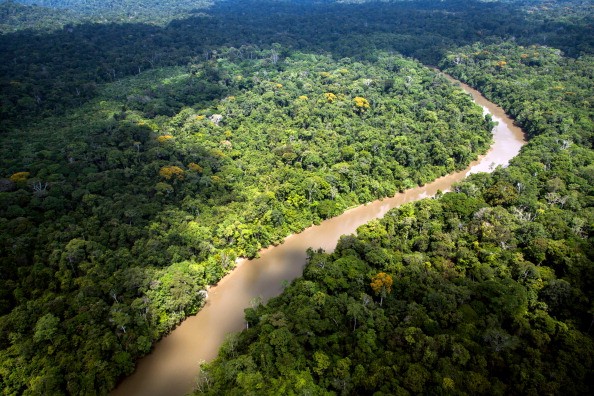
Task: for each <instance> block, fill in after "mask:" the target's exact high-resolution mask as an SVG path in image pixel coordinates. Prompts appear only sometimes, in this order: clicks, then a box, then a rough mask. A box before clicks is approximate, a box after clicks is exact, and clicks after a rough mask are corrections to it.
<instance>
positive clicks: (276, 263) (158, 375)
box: [111, 78, 525, 396]
mask: <svg viewBox="0 0 594 396" xmlns="http://www.w3.org/2000/svg"><path fill="white" fill-rule="evenodd" d="M450 80H451V81H454V82H457V81H455V80H453V79H451V78H450ZM460 86H461V87H462V88H463V89H464V90H465V91H466V92H468V93H470V94H471V95H472V97H473V99H474V101H475V102H476V103H478V104H479V105H481V106H482V107H483V109H484V112H485V113H490V114H491V115H492V117H493V120H494V121H496V122H497V123H498V125H497V126H496V127H495V128H494V130H493V140H494V143H493V145H492V146H491V149H490V150H489V152H487V154H485V155H484V156H482V157H480V158H479V160H477V161H475V162H473V163H471V164H470V166H469V167H468V168H467V169H465V170H464V171H461V172H457V173H454V174H449V175H447V176H444V177H441V178H439V179H437V180H435V181H433V182H432V183H429V184H427V185H425V186H423V187H417V188H413V189H410V190H407V191H406V192H404V193H400V194H397V195H396V196H394V197H392V198H386V199H383V200H378V201H374V202H371V203H368V204H366V205H362V206H358V207H356V208H353V209H350V210H348V211H347V212H345V213H343V214H342V215H340V216H337V217H334V218H332V219H329V220H326V221H324V222H322V223H321V224H320V225H317V226H312V227H310V228H308V229H306V230H304V231H303V232H301V233H299V234H296V235H291V236H289V237H287V238H286V240H285V242H284V243H283V244H282V245H279V246H275V247H270V248H267V249H264V250H263V251H261V252H260V258H258V259H255V260H242V261H241V262H239V263H238V266H237V268H236V269H235V270H234V271H233V272H232V273H230V274H229V275H227V276H226V277H225V278H223V279H222V280H221V281H220V282H219V284H218V285H217V286H216V287H212V288H211V289H210V291H209V296H208V299H207V303H206V305H205V306H204V307H203V308H202V310H201V311H200V312H198V314H196V315H195V316H191V317H189V318H187V319H186V320H185V321H184V322H183V323H181V324H180V325H179V326H178V327H177V328H176V329H175V330H174V331H172V332H171V333H170V334H169V335H167V336H166V337H164V338H163V339H162V340H161V341H159V342H158V343H157V344H156V345H155V348H154V349H153V351H152V352H151V353H150V354H149V355H147V356H145V357H144V358H142V359H140V361H139V362H138V364H137V367H136V371H134V373H133V374H132V375H130V376H129V377H128V378H126V379H125V380H124V381H123V382H122V383H121V384H120V385H119V386H118V387H117V388H116V389H115V390H114V391H113V392H112V393H111V395H112V396H134V395H139V396H140V395H142V396H164V395H167V396H169V395H172V396H176V395H185V394H187V393H189V392H190V391H191V390H192V388H193V385H194V379H195V378H196V376H197V374H198V372H199V364H200V362H202V361H210V360H212V359H214V358H215V357H216V354H217V351H218V348H219V346H220V345H221V343H222V342H223V340H224V339H225V336H226V335H227V334H229V333H232V332H236V331H239V330H241V329H242V328H243V327H245V321H244V317H243V310H244V309H245V308H246V307H248V306H249V303H250V301H251V300H252V299H253V298H255V297H261V298H262V299H263V300H264V301H266V300H268V299H269V298H271V297H273V296H276V295H278V294H280V293H281V291H282V285H283V282H284V281H286V280H292V279H295V278H297V277H299V276H301V274H302V272H303V267H304V265H305V251H306V249H307V248H309V247H312V248H314V249H317V248H322V249H324V250H326V251H332V250H333V249H334V247H335V246H336V243H337V242H338V239H339V238H340V236H341V235H344V234H351V233H354V232H355V231H356V229H357V227H359V226H360V225H362V224H365V223H367V222H368V221H370V220H372V219H376V218H381V217H383V216H384V215H385V214H386V212H387V211H388V210H390V209H392V208H394V207H396V206H399V205H402V204H404V203H407V202H411V201H417V200H420V199H423V198H427V197H431V196H433V195H435V194H436V193H437V191H438V190H441V191H443V192H446V191H448V190H449V189H450V187H451V186H452V184H453V183H455V182H458V181H460V180H462V179H464V178H465V177H466V176H468V175H469V174H471V173H476V172H489V171H491V170H493V169H494V167H495V166H498V165H503V166H505V165H507V164H508V162H509V160H510V159H512V158H513V157H515V156H516V155H517V154H518V153H519V151H520V148H521V147H522V146H523V145H524V144H525V140H524V135H523V133H522V131H521V130H520V128H518V127H516V126H514V125H513V122H512V120H511V119H510V118H509V117H507V115H506V114H505V113H504V112H503V110H502V109H501V108H500V107H498V106H497V105H495V104H493V103H491V102H489V101H488V100H487V99H485V98H484V97H483V96H482V95H481V94H480V93H479V92H478V91H476V90H474V89H472V88H470V87H468V86H467V85H465V84H461V83H460Z"/></svg>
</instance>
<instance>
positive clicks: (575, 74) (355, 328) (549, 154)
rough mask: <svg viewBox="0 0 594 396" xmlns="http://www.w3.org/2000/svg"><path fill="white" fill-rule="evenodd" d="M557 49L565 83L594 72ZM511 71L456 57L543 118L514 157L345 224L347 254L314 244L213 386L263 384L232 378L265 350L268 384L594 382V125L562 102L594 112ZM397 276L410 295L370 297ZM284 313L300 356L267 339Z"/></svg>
mask: <svg viewBox="0 0 594 396" xmlns="http://www.w3.org/2000/svg"><path fill="white" fill-rule="evenodd" d="M497 48H499V49H498V51H505V53H506V54H507V55H508V58H507V59H508V62H507V63H506V65H504V66H505V67H506V68H507V67H509V68H512V67H514V62H513V61H509V59H510V56H509V53H510V52H511V53H514V52H515V51H522V50H523V49H522V48H520V47H514V46H511V45H507V46H501V47H489V52H491V50H492V51H493V52H494V53H491V54H489V56H493V57H494V58H495V59H498V58H499V59H500V57H501V54H500V53H496V52H495V50H496V49H497ZM462 51H463V50H461V52H462ZM544 51H545V52H546V53H548V54H552V53H554V50H549V49H545V50H544ZM545 59H547V58H546V57H545ZM450 61H451V58H448V59H447V60H444V64H449V63H448V62H450ZM549 61H550V59H549ZM490 62H492V61H490ZM553 62H554V63H549V64H548V68H549V70H557V72H555V73H553V74H552V75H551V76H550V77H549V78H551V79H552V80H553V82H552V83H553V84H555V83H556V82H555V80H556V79H559V80H562V81H563V83H564V84H566V86H572V87H579V86H580V84H581V82H580V81H581V77H580V76H581V75H589V74H588V73H590V72H589V70H590V69H591V62H583V63H582V62H573V61H569V60H566V59H563V58H558V57H557V58H555V59H553ZM503 69H504V68H503V67H501V66H497V65H496V64H493V67H492V68H488V67H485V64H484V63H482V62H476V61H474V62H470V61H468V62H466V63H464V66H460V64H458V65H456V66H453V67H452V71H453V72H459V74H460V75H461V74H462V70H463V72H464V75H466V76H473V77H472V78H473V79H470V78H469V80H470V81H471V82H474V81H490V82H488V83H485V84H486V85H484V86H480V87H479V88H484V89H485V90H486V91H487V92H489V90H491V91H490V95H492V96H493V97H494V98H501V101H502V102H503V103H502V104H503V105H505V106H508V107H509V111H511V112H523V114H524V115H525V121H523V122H525V123H526V124H527V125H533V126H534V129H533V130H532V133H531V135H532V137H533V138H532V140H531V141H530V143H529V144H528V145H527V146H526V147H525V148H524V149H523V150H522V153H521V154H520V155H519V156H518V157H517V158H516V159H514V160H513V161H512V164H511V165H510V166H509V167H508V168H499V169H497V170H495V172H494V173H493V174H492V175H486V174H479V175H473V176H471V177H470V178H469V179H467V180H466V181H463V182H461V183H459V184H458V185H456V186H455V188H454V192H452V193H447V194H445V195H443V196H442V197H441V198H440V199H435V200H425V201H420V202H417V203H414V204H407V205H404V206H402V207H400V208H398V209H394V210H392V211H390V212H389V213H388V214H387V215H386V216H385V217H384V218H383V219H382V220H381V221H377V220H375V221H372V222H371V223H369V224H367V225H365V226H362V227H360V228H359V230H358V232H357V237H354V236H350V237H343V238H342V239H341V241H340V243H339V244H338V246H337V247H336V250H335V252H334V253H332V254H326V253H323V252H312V251H310V252H309V258H308V264H307V266H306V268H305V270H304V275H303V278H302V279H299V280H296V281H295V282H293V284H292V285H291V286H290V287H288V288H287V289H285V291H284V292H283V294H282V295H281V296H280V297H277V298H275V299H273V300H271V301H270V302H269V303H268V305H267V306H260V307H258V309H256V310H254V311H252V312H250V318H251V321H252V322H253V323H254V324H255V325H254V326H250V328H249V329H248V330H246V331H243V332H242V333H240V334H239V336H238V338H237V339H236V340H237V345H236V348H235V354H234V356H228V355H222V356H220V357H219V358H217V359H216V360H215V361H213V362H212V363H210V364H208V365H206V366H205V367H204V369H205V375H207V376H208V377H209V381H210V382H209V386H208V387H205V388H202V389H200V392H199V393H204V394H213V395H214V394H227V393H230V392H234V391H241V392H242V393H246V392H247V393H249V392H250V391H253V389H254V388H250V387H245V386H243V385H241V384H239V383H238V381H237V380H236V379H235V378H234V377H232V376H231V377H229V376H225V373H226V372H227V370H228V369H229V367H233V366H235V365H236V363H235V362H236V361H238V360H242V359H251V361H252V362H253V364H252V365H250V366H246V367H244V368H243V370H242V373H243V374H244V375H249V374H250V373H258V375H259V378H261V381H260V382H259V384H258V389H262V390H264V391H265V392H266V391H271V390H272V389H274V388H273V386H274V384H275V383H276V381H277V380H278V379H280V378H282V376H283V372H286V371H287V370H288V371H291V370H301V371H307V372H310V373H313V378H314V384H315V385H316V386H319V387H320V388H321V389H323V390H325V391H327V392H332V393H334V394H338V393H340V394H380V393H381V394H406V393H417V394H419V393H422V394H433V393H436V394H441V393H460V394H477V393H482V394H528V393H534V394H543V393H559V392H567V393H569V394H589V393H591V392H592V388H593V386H594V384H593V383H592V378H591V375H590V374H591V372H592V369H593V367H594V361H593V359H592V356H594V341H593V340H592V336H591V334H590V333H591V327H592V301H594V293H593V290H594V289H593V287H592V286H593V282H594V270H593V269H594V266H593V264H594V262H593V259H594V257H592V229H591V227H588V226H587V224H590V225H591V224H594V223H593V221H594V207H593V204H594V201H593V200H592V194H593V191H592V178H591V173H592V172H591V169H592V166H593V164H594V151H593V150H592V148H591V138H590V136H591V133H592V128H584V129H578V128H575V129H571V127H570V128H569V129H567V130H565V131H559V130H558V129H557V127H555V120H556V118H555V117H557V116H558V114H559V113H563V114H571V115H573V116H574V117H575V116H577V117H580V114H583V116H585V117H587V119H588V121H586V122H590V120H591V109H586V108H583V107H582V106H581V105H580V104H577V105H576V104H575V103H573V104H572V102H571V101H569V102H567V101H562V100H561V101H557V102H555V105H554V106H553V105H549V104H548V103H547V102H546V100H554V98H550V96H547V92H548V89H549V85H543V86H541V87H540V88H539V89H533V90H532V91H531V92H529V93H524V91H523V90H522V89H519V88H518V89H517V90H515V91H512V93H511V94H509V93H508V91H506V89H507V88H508V87H514V86H522V82H523V81H526V79H529V78H531V77H532V76H533V73H534V72H533V71H531V70H525V69H523V68H516V70H515V71H514V72H513V73H512V74H511V75H510V74H506V75H505V77H504V76H502V75H501V73H504V70H503ZM534 75H536V73H534ZM562 77H563V78H562ZM580 92H582V94H583V95H587V94H588V93H591V86H590V87H585V86H583V87H582V91H580ZM508 95H511V96H512V97H513V95H518V96H519V97H522V96H523V97H524V98H528V97H535V98H540V99H539V100H538V103H541V102H542V101H545V102H544V103H542V105H543V106H547V107H548V106H550V107H548V108H549V109H550V112H551V114H550V116H551V117H552V121H551V120H549V121H548V122H537V123H535V119H537V118H538V117H539V114H538V113H535V112H531V111H525V110H524V106H526V105H530V104H531V103H533V102H531V101H529V100H524V101H520V100H518V101H515V100H512V98H510V97H509V96H508ZM574 106H575V107H574ZM583 116H582V117H583ZM551 123H552V124H553V125H551ZM569 186H571V187H569ZM388 277H390V281H392V280H393V285H392V282H389V283H390V286H392V288H393V289H394V291H395V292H393V293H385V294H384V296H383V297H384V299H383V304H382V301H379V302H375V301H374V300H373V299H372V298H371V297H370V295H372V294H374V293H378V292H381V290H382V286H383V285H384V281H383V280H385V279H387V278H388ZM369 278H372V283H371V284H369V283H367V282H366V281H365V279H369ZM271 317H283V319H284V320H283V329H284V333H283V334H284V335H285V339H286V341H285V343H286V345H291V349H290V351H291V354H292V359H291V360H284V359H282V356H278V355H275V354H274V350H272V349H269V350H268V352H260V351H265V350H266V346H267V345H269V344H270V342H271V338H272V336H273V334H274V331H275V330H274V328H273V327H271V326H267V319H266V318H271ZM328 362H330V363H328ZM279 367H282V370H279V369H278V368H279Z"/></svg>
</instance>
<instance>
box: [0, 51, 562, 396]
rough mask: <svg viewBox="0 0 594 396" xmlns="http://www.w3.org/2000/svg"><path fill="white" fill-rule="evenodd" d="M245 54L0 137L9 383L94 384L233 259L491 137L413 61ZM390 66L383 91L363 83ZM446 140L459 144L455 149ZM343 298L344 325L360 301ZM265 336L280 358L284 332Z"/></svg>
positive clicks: (430, 175)
mask: <svg viewBox="0 0 594 396" xmlns="http://www.w3.org/2000/svg"><path fill="white" fill-rule="evenodd" d="M275 48H276V50H279V49H278V48H277V47H275ZM253 51H255V54H256V55H255V57H254V59H253V60H251V61H250V60H242V59H239V58H237V57H236V56H234V55H233V49H228V48H224V49H221V50H220V51H219V52H218V54H217V59H216V60H213V59H209V60H203V61H198V60H194V61H192V62H191V63H190V64H189V65H188V67H187V68H186V69H182V68H170V69H162V70H159V71H150V72H147V73H145V74H141V75H140V76H138V77H134V78H130V79H128V80H123V81H120V82H118V83H114V84H110V85H107V86H105V87H104V88H102V89H101V95H100V97H98V98H97V99H96V100H93V101H91V102H89V103H88V104H86V105H85V106H84V107H82V108H81V109H79V110H77V111H75V112H71V113H70V114H69V116H68V120H67V121H65V119H64V118H61V117H59V116H56V117H52V118H48V119H45V120H43V121H40V122H39V123H37V124H32V126H31V130H22V129H13V130H11V131H8V133H7V134H6V135H5V136H4V139H5V140H6V141H12V142H18V145H19V146H18V147H19V148H18V149H17V150H18V152H20V153H21V155H19V156H14V155H12V153H13V150H14V149H15V148H14V146H8V145H7V146H3V149H2V152H1V154H2V156H3V163H4V164H5V168H4V169H3V172H4V175H3V176H4V177H5V178H7V183H8V184H6V183H5V184H6V190H7V191H4V192H2V193H0V194H1V199H2V202H3V205H2V209H0V216H1V217H2V219H3V220H2V221H3V226H4V227H5V229H6V230H7V233H6V234H4V236H3V238H2V239H1V240H0V242H1V245H0V247H1V248H2V251H3V252H6V253H5V254H4V253H3V255H2V259H1V261H0V266H1V269H2V271H3V274H5V275H4V276H3V279H2V284H1V289H2V290H3V294H2V304H1V305H0V307H1V308H2V314H3V315H4V316H3V322H2V323H3V325H2V326H3V328H4V329H5V331H4V332H3V334H5V335H4V336H3V337H2V339H1V341H0V342H1V345H2V349H3V351H4V352H3V353H5V354H6V355H7V356H8V358H7V360H6V362H5V363H4V366H5V369H4V372H5V373H7V372H11V373H12V374H11V375H10V376H9V375H8V374H2V381H3V386H4V387H5V389H7V391H8V392H16V393H19V392H23V391H25V390H33V389H38V388H36V387H38V386H39V387H41V386H42V385H43V387H42V388H39V389H43V392H45V393H51V392H56V391H58V392H70V393H89V392H99V393H103V392H106V391H107V390H109V389H110V388H111V387H113V385H114V384H115V382H116V379H117V378H118V377H119V376H121V375H125V374H128V373H130V372H131V370H132V369H133V366H134V363H133V362H134V360H135V359H136V358H137V357H139V356H141V355H143V354H145V353H146V352H147V351H148V350H149V349H150V345H151V343H152V342H153V341H155V340H157V339H158V338H159V337H161V336H162V335H163V334H165V333H166V332H168V331H169V330H170V329H172V328H173V327H174V326H175V325H176V324H177V323H179V322H180V321H181V320H182V319H184V318H185V317H186V316H188V315H191V314H193V313H195V312H196V311H197V310H198V309H200V307H201V305H202V303H203V300H204V298H203V297H204V295H205V293H204V291H203V289H204V288H205V287H206V286H207V285H209V284H214V283H216V282H217V281H218V280H219V279H220V278H221V277H222V276H224V275H225V274H226V273H228V272H229V271H230V270H232V269H233V267H234V264H235V260H236V258H237V257H238V256H248V257H253V256H254V255H256V254H257V252H258V251H259V250H260V249H261V248H262V247H265V246H268V245H271V244H275V243H278V242H280V241H281V240H282V239H283V238H284V237H285V236H286V235H288V234H290V233H294V232H298V231H301V230H302V229H304V228H305V227H308V226H309V225H311V224H312V223H318V222H320V221H321V220H322V219H324V218H327V217H331V216H333V215H336V214H339V213H341V212H342V211H344V210H345V209H346V208H348V207H351V206H353V205H357V204H360V203H364V202H367V201H370V200H373V199H376V198H380V197H384V196H389V195H392V194H393V193H394V192H395V191H398V190H401V189H405V188H406V187H407V186H411V185H414V184H417V183H423V182H426V181H429V180H432V179H435V178H436V177H438V176H441V175H444V174H446V173H448V172H451V171H453V170H455V169H459V168H462V167H463V166H465V164H467V163H468V162H469V161H470V160H471V159H472V158H475V157H476V155H477V154H478V153H481V152H483V151H485V150H486V148H487V147H488V145H489V142H490V133H489V131H490V128H491V126H492V125H491V123H490V121H489V120H488V119H485V118H484V117H483V115H482V113H481V111H480V108H478V107H477V106H475V105H474V104H473V103H472V102H471V100H470V99H469V98H468V97H465V96H461V95H459V93H458V91H459V90H458V89H457V88H455V87H453V86H452V85H451V84H450V83H449V82H448V81H447V80H445V79H444V78H443V77H441V76H439V75H438V74H437V73H435V72H434V71H431V70H429V69H426V68H424V67H422V66H421V65H420V64H419V63H418V62H415V61H412V60H408V59H405V58H402V57H401V56H396V55H387V54H378V56H377V60H376V61H374V62H354V61H351V60H348V59H343V60H340V61H336V60H333V59H332V58H330V57H328V56H322V55H312V54H303V53H293V54H290V56H285V57H284V58H283V59H282V60H280V61H279V62H277V64H274V63H272V62H270V59H269V54H270V52H269V51H270V50H256V49H253ZM287 55H289V54H288V53H287ZM279 66H280V67H279ZM395 67H397V68H398V70H400V71H399V72H394V71H393V70H394V68H395ZM388 78H390V79H392V80H393V82H394V83H393V85H392V87H391V91H390V93H389V94H388V93H386V92H385V91H384V86H383V85H382V84H379V83H377V82H379V81H383V80H385V79H388ZM210 87H217V88H216V89H215V88H213V89H211V88H210ZM204 90H207V91H208V92H210V93H208V94H204ZM329 91H331V92H332V94H333V100H332V101H328V100H327V95H326V94H327V93H329ZM196 92H202V93H201V94H198V93H196ZM211 95H215V96H216V97H217V99H214V97H213V96H211ZM219 95H222V96H221V97H220V98H219ZM361 95H364V96H365V98H363V96H361ZM304 96H306V97H307V98H306V99H304V98H303V97H304ZM172 98H174V99H172ZM359 104H360V106H359ZM427 112H431V114H433V117H427ZM462 114H464V117H462ZM28 132H30V134H29V137H30V138H32V137H34V138H33V139H32V141H31V142H30V144H26V143H25V142H24V141H23V140H22V138H21V137H22V136H23V134H24V133H28ZM460 146H464V147H472V152H471V151H468V153H467V155H466V156H465V157H464V158H462V157H458V151H457V147H460ZM40 148H43V150H38V149H40ZM8 178H10V179H8ZM9 184H10V185H9ZM381 237H382V234H381V233H380V234H378V236H377V238H381ZM384 255H385V252H383V251H381V250H379V251H377V252H370V253H369V257H370V258H374V259H375V260H376V261H379V260H381V259H382V257H384ZM339 265H348V266H349V267H351V268H353V273H349V274H347V275H348V276H356V271H357V270H358V269H360V267H361V265H362V264H361V262H360V260H358V259H347V258H345V259H344V263H340V262H339V264H337V268H336V270H337V272H338V273H337V276H333V277H324V281H325V282H326V283H327V284H328V287H330V288H332V290H345V288H346V287H347V283H346V281H343V280H342V278H341V276H340V270H339V269H338V266H339ZM357 276H358V275H357ZM386 292H387V293H389V291H387V289H386ZM385 294H386V293H384V292H380V294H379V296H380V297H382V298H383V297H384V296H385ZM551 295H552V294H551ZM351 311H352V312H350V315H351V316H352V320H353V324H352V326H353V327H354V328H358V326H359V323H360V322H361V320H363V316H364V310H363V308H361V307H360V306H358V305H354V306H353V307H352V308H351ZM369 337H371V338H369V339H367V340H366V341H365V342H366V343H368V344H369V345H372V344H373V342H372V341H373V337H372V335H371V334H370V335H369ZM68 340H73V341H72V342H69V341H68ZM274 342H275V343H276V344H275V345H277V349H278V350H279V351H282V352H283V355H282V356H283V358H285V359H289V356H290V354H291V352H290V351H291V348H292V344H291V343H290V342H289V335H288V333H286V331H284V330H282V329H279V331H278V332H277V333H275V341H274ZM23 359H24V360H23ZM21 360H23V361H26V362H27V363H19V362H21ZM322 361H323V359H322ZM320 364H321V366H320V367H318V370H330V369H329V368H326V369H323V368H322V367H323V363H320ZM50 368H52V370H54V369H55V370H57V371H55V370H54V371H51V373H50V372H49V371H48V374H47V376H48V377H47V378H46V377H43V376H42V377H34V376H33V374H30V373H43V372H45V371H47V370H50ZM44 370H45V371H44ZM80 373H86V374H85V376H81V375H80ZM314 373H315V372H314V371H310V372H309V373H308V372H303V371H299V370H296V371H287V372H285V374H286V375H287V377H286V378H287V381H288V382H286V383H283V384H277V385H275V386H279V387H286V389H292V390H293V391H295V392H297V390H298V389H301V388H302V387H304V388H303V389H305V388H307V389H310V387H311V389H316V387H315V386H314V385H313V382H312V381H313V377H312V376H313V375H315V374H314ZM35 375H37V374H35ZM44 375H45V374H44ZM49 377H51V379H50V378H49ZM241 378H242V381H244V384H246V385H245V386H255V385H254V384H257V383H258V381H257V378H256V377H241ZM32 381H33V382H32ZM345 386H346V385H345Z"/></svg>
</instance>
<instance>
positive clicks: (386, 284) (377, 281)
mask: <svg viewBox="0 0 594 396" xmlns="http://www.w3.org/2000/svg"><path fill="white" fill-rule="evenodd" d="M392 284H393V280H392V277H391V276H390V275H388V274H386V273H385V272H380V273H378V274H377V275H374V276H373V278H371V288H372V289H373V292H374V293H375V294H376V295H377V296H380V306H381V305H382V303H383V302H384V298H385V297H386V296H387V295H388V294H390V293H391V292H392Z"/></svg>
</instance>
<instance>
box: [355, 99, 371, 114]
mask: <svg viewBox="0 0 594 396" xmlns="http://www.w3.org/2000/svg"><path fill="white" fill-rule="evenodd" d="M353 102H354V103H355V110H356V111H357V112H359V113H362V112H364V111H365V110H367V109H368V108H369V107H370V105H369V101H368V100H367V99H365V98H362V97H360V96H357V97H355V98H354V99H353Z"/></svg>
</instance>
